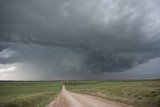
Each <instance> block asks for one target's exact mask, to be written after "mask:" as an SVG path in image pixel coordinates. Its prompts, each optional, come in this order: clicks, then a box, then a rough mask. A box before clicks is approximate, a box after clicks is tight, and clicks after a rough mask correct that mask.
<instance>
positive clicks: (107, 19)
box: [0, 0, 160, 80]
mask: <svg viewBox="0 0 160 107" xmlns="http://www.w3.org/2000/svg"><path fill="white" fill-rule="evenodd" d="M159 5H160V1H159V0H1V1H0V80H62V79H96V80H98V79H103V80H105V79H151V78H160V30H159V28H160V7H159Z"/></svg>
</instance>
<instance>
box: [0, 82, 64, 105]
mask: <svg viewBox="0 0 160 107" xmlns="http://www.w3.org/2000/svg"><path fill="white" fill-rule="evenodd" d="M60 91H61V83H60V82H0V107H1V106H3V107H44V106H45V105H47V104H48V103H49V102H51V101H52V100H54V98H55V97H56V96H58V94H59V93H60Z"/></svg>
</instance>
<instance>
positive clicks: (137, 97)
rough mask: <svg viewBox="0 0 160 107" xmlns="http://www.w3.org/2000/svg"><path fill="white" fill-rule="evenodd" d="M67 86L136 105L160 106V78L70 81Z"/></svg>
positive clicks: (73, 89) (140, 106)
mask: <svg viewBox="0 0 160 107" xmlns="http://www.w3.org/2000/svg"><path fill="white" fill-rule="evenodd" d="M64 84H66V88H67V89H68V90H70V91H73V92H79V93H85V94H90V95H94V96H98V97H102V98H106V99H109V100H114V101H118V102H123V103H127V104H130V105H133V106H136V107H160V80H154V81H69V82H65V83H64Z"/></svg>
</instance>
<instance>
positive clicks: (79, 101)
mask: <svg viewBox="0 0 160 107" xmlns="http://www.w3.org/2000/svg"><path fill="white" fill-rule="evenodd" d="M48 107H131V106H129V105H126V104H122V103H117V102H113V101H108V100H104V99H101V98H97V97H93V96H89V95H81V94H76V93H72V92H69V91H67V90H66V89H65V86H63V88H62V92H61V93H60V95H59V96H58V98H57V99H56V100H55V101H53V102H51V103H50V104H49V105H48Z"/></svg>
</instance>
